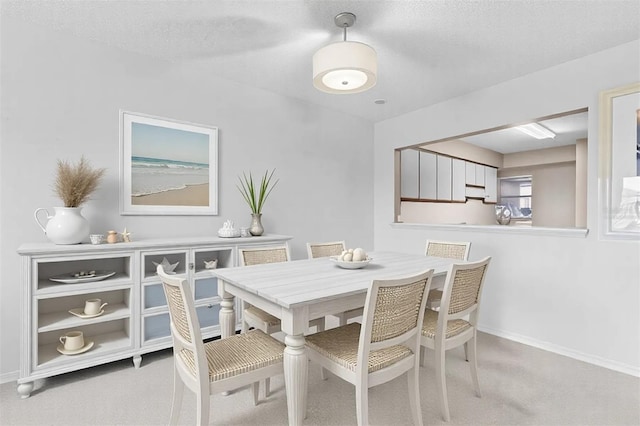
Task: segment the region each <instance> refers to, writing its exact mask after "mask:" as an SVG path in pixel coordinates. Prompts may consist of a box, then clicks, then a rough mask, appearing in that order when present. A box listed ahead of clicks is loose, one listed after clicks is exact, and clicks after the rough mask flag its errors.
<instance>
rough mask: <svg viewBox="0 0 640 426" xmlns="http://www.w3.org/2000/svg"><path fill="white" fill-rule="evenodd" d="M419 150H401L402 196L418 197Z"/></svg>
mask: <svg viewBox="0 0 640 426" xmlns="http://www.w3.org/2000/svg"><path fill="white" fill-rule="evenodd" d="M418 154H419V152H418V151H416V150H414V149H405V150H402V151H400V196H401V197H402V198H418V184H419V183H418V167H419V166H418V164H419V158H420V157H419V155H418Z"/></svg>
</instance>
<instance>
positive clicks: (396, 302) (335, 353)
mask: <svg viewBox="0 0 640 426" xmlns="http://www.w3.org/2000/svg"><path fill="white" fill-rule="evenodd" d="M432 278H433V269H430V270H428V271H425V272H423V273H420V274H417V275H413V276H409V277H401V278H395V279H384V280H373V281H372V283H371V284H370V286H369V289H368V291H367V298H366V302H365V307H364V317H363V322H362V324H360V323H357V322H356V323H350V324H347V325H343V326H340V327H336V328H332V329H329V330H326V331H323V332H320V333H315V334H312V335H310V336H308V337H307V338H306V344H307V349H308V350H307V353H308V356H309V359H310V360H311V361H312V362H317V363H318V364H320V366H322V368H325V369H327V370H329V371H331V372H332V373H334V374H335V375H337V376H338V377H340V378H342V379H344V380H346V381H347V382H349V383H351V384H353V385H354V386H355V388H356V417H357V420H358V425H366V424H368V423H369V403H368V401H369V388H371V387H374V386H377V385H380V384H383V383H386V382H388V381H390V380H392V379H394V378H396V377H398V376H401V375H402V374H404V373H407V381H408V385H409V406H410V408H411V415H412V418H413V422H414V423H415V424H416V425H422V410H421V408H420V388H419V384H418V372H419V364H418V361H419V356H418V354H419V351H420V329H421V325H422V323H423V318H424V314H425V311H426V309H425V304H426V301H427V294H428V292H429V287H430V286H431V280H432Z"/></svg>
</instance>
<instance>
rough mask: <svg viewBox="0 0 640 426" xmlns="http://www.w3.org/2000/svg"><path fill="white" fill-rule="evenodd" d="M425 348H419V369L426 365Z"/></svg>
mask: <svg viewBox="0 0 640 426" xmlns="http://www.w3.org/2000/svg"><path fill="white" fill-rule="evenodd" d="M426 352H427V348H425V347H424V346H420V367H424V366H425V365H426V363H427V355H426Z"/></svg>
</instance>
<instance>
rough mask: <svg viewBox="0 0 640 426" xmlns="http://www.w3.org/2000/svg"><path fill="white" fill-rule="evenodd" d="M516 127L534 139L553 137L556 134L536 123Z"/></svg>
mask: <svg viewBox="0 0 640 426" xmlns="http://www.w3.org/2000/svg"><path fill="white" fill-rule="evenodd" d="M516 129H518V130H520V131H521V132H522V133H524V134H527V135H529V136H533V137H534V138H536V139H554V138H555V137H556V134H555V133H553V132H552V131H551V130H549V129H547V128H546V127H543V126H541V125H539V124H538V123H529V124H524V125H522V126H516Z"/></svg>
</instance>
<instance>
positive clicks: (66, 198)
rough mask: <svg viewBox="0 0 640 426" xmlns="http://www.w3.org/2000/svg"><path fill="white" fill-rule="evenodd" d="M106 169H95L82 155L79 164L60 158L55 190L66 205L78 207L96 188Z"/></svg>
mask: <svg viewBox="0 0 640 426" xmlns="http://www.w3.org/2000/svg"><path fill="white" fill-rule="evenodd" d="M105 172H106V169H93V168H91V165H90V164H89V162H88V161H87V159H85V158H84V156H82V158H80V161H79V162H78V163H77V164H72V163H69V162H67V161H63V160H58V175H57V176H56V182H55V188H54V191H55V193H56V194H57V195H58V197H60V198H61V199H62V201H63V202H64V206H65V207H78V206H80V205H81V204H82V203H84V202H86V201H87V200H88V199H89V196H90V195H91V194H92V193H93V192H94V191H95V190H96V188H97V187H98V184H99V183H100V180H101V179H102V176H103V175H104V174H105Z"/></svg>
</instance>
